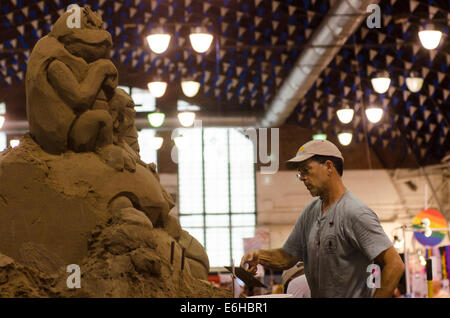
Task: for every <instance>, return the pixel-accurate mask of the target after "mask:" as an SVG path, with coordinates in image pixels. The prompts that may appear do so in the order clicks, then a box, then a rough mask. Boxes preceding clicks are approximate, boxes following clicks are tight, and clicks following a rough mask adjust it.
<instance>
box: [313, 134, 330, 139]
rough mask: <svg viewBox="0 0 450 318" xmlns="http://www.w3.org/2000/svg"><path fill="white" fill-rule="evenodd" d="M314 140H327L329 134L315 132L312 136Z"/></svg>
mask: <svg viewBox="0 0 450 318" xmlns="http://www.w3.org/2000/svg"><path fill="white" fill-rule="evenodd" d="M312 139H313V140H327V134H315V135H313V136H312Z"/></svg>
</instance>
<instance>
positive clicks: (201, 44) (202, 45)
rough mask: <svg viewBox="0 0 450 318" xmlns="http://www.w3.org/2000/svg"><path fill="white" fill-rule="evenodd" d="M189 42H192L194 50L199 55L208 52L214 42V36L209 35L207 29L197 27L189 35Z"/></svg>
mask: <svg viewBox="0 0 450 318" xmlns="http://www.w3.org/2000/svg"><path fill="white" fill-rule="evenodd" d="M189 40H190V41H191V45H192V48H193V49H194V50H195V51H196V52H198V53H204V52H206V51H208V49H209V47H210V46H211V42H212V40H213V36H212V35H211V34H209V33H208V32H207V31H206V30H205V28H202V27H197V28H195V29H194V31H193V32H192V33H191V34H189Z"/></svg>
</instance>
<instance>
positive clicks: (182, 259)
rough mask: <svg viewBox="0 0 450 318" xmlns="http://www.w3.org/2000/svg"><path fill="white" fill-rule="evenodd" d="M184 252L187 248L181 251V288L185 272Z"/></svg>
mask: <svg viewBox="0 0 450 318" xmlns="http://www.w3.org/2000/svg"><path fill="white" fill-rule="evenodd" d="M184 250H185V248H184V247H183V249H182V250H181V271H180V287H181V281H182V280H183V270H184Z"/></svg>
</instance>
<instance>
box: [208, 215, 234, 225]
mask: <svg viewBox="0 0 450 318" xmlns="http://www.w3.org/2000/svg"><path fill="white" fill-rule="evenodd" d="M229 223H230V217H229V216H228V215H206V226H222V227H223V226H228V225H229Z"/></svg>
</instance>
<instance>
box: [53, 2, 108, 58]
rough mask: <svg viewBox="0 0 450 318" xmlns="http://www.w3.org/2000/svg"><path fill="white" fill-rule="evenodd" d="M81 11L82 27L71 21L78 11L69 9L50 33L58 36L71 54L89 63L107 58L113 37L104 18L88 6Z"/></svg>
mask: <svg viewBox="0 0 450 318" xmlns="http://www.w3.org/2000/svg"><path fill="white" fill-rule="evenodd" d="M79 13H80V24H79V26H80V27H74V26H73V25H71V23H70V19H73V17H74V16H73V15H74V14H77V13H76V11H67V12H65V13H64V14H63V15H62V16H61V17H59V19H58V20H57V21H56V22H55V24H54V25H53V28H52V30H51V32H50V34H49V35H50V36H53V37H55V38H57V39H58V41H60V42H61V43H63V44H64V47H65V48H66V49H67V50H68V51H69V52H70V53H71V54H73V55H75V56H78V57H81V58H83V59H84V60H85V61H86V62H87V63H91V62H93V61H95V60H98V59H100V58H107V57H108V55H109V50H110V49H111V47H112V39H111V35H110V34H109V32H108V31H106V30H104V28H103V21H102V18H101V17H100V15H98V14H97V13H95V12H93V11H92V10H91V9H90V8H89V7H88V6H86V7H83V8H80V11H79Z"/></svg>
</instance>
